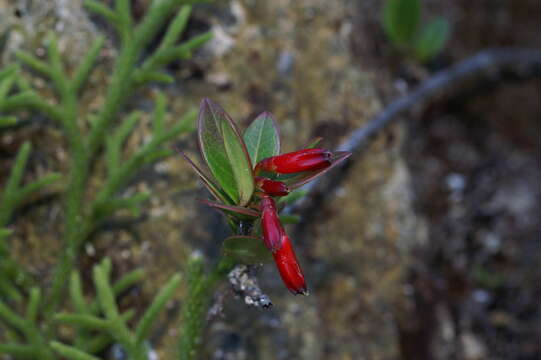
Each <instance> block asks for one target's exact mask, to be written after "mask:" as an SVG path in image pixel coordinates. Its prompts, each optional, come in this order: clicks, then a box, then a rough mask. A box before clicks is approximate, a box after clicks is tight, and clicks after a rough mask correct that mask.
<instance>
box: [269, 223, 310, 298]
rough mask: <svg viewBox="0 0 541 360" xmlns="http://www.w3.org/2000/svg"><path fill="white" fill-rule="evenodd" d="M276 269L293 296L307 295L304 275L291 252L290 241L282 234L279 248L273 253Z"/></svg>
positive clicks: (293, 253)
mask: <svg viewBox="0 0 541 360" xmlns="http://www.w3.org/2000/svg"><path fill="white" fill-rule="evenodd" d="M272 255H273V256H274V261H275V262H276V267H277V268H278V271H279V272H280V276H281V278H282V281H283V282H284V284H285V285H286V286H287V288H288V289H289V290H290V291H291V292H292V293H294V294H302V295H308V290H307V288H306V282H305V280H304V275H303V274H302V270H301V267H300V266H299V262H298V261H297V257H296V256H295V252H294V251H293V246H292V245H291V240H289V237H288V236H287V234H286V233H283V234H282V240H281V246H280V248H279V249H278V250H277V251H275V252H273V254H272Z"/></svg>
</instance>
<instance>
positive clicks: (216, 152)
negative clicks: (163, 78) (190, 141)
mask: <svg viewBox="0 0 541 360" xmlns="http://www.w3.org/2000/svg"><path fill="white" fill-rule="evenodd" d="M198 136H199V147H200V149H201V153H202V155H203V158H204V159H205V162H206V163H207V165H208V167H209V169H210V171H211V173H212V175H214V177H215V178H216V181H217V182H218V184H219V185H220V186H221V188H222V189H223V190H224V192H225V193H226V194H227V195H228V196H229V197H230V198H231V199H232V200H233V201H234V203H235V204H240V205H244V204H246V203H247V202H248V201H249V199H250V197H251V196H252V192H253V186H254V184H253V175H252V165H251V162H250V157H249V155H248V152H247V150H246V145H245V144H244V142H243V141H242V139H241V137H240V135H239V132H238V130H237V128H236V126H235V124H234V123H233V120H231V118H230V117H229V115H228V114H227V113H226V112H225V111H224V110H223V109H222V108H221V107H220V106H219V105H218V104H216V103H214V102H212V101H211V100H209V99H203V101H202V102H201V109H200V111H199V120H198Z"/></svg>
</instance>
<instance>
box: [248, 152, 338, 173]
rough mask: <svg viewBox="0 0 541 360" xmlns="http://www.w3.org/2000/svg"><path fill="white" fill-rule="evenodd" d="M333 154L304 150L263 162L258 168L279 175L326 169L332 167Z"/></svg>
mask: <svg viewBox="0 0 541 360" xmlns="http://www.w3.org/2000/svg"><path fill="white" fill-rule="evenodd" d="M331 155H332V154H331V152H330V151H327V150H323V149H304V150H299V151H295V152H290V153H287V154H282V155H277V156H272V157H269V158H266V159H263V160H261V161H260V162H259V163H258V164H257V166H256V168H255V171H256V173H257V172H258V171H260V170H263V171H268V172H274V173H278V174H291V173H297V172H302V171H312V170H320V169H324V168H326V167H328V166H330V165H331Z"/></svg>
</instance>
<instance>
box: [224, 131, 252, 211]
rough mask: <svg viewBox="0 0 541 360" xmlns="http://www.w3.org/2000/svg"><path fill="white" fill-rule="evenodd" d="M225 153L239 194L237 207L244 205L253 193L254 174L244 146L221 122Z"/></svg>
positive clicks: (233, 132)
mask: <svg viewBox="0 0 541 360" xmlns="http://www.w3.org/2000/svg"><path fill="white" fill-rule="evenodd" d="M222 134H223V137H224V145H225V151H226V153H227V157H228V158H229V163H230V164H231V168H232V169H233V175H234V176H235V181H236V183H237V190H238V192H239V205H246V204H247V203H248V202H249V201H250V198H251V197H252V194H253V193H254V188H255V184H254V174H253V172H252V163H251V161H250V157H249V155H248V152H247V151H246V146H245V145H244V142H243V141H242V139H241V138H240V136H239V134H238V133H237V132H235V129H234V128H233V127H231V126H230V125H229V124H228V123H227V122H226V121H223V122H222Z"/></svg>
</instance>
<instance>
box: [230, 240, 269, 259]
mask: <svg viewBox="0 0 541 360" xmlns="http://www.w3.org/2000/svg"><path fill="white" fill-rule="evenodd" d="M223 250H224V254H225V255H227V256H230V257H232V258H233V259H235V260H237V261H239V262H241V263H243V264H261V263H266V262H269V261H272V254H271V252H270V251H269V250H268V249H267V248H266V247H265V245H264V244H263V240H261V239H260V238H257V237H255V236H230V237H228V238H227V239H225V240H224V245H223Z"/></svg>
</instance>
